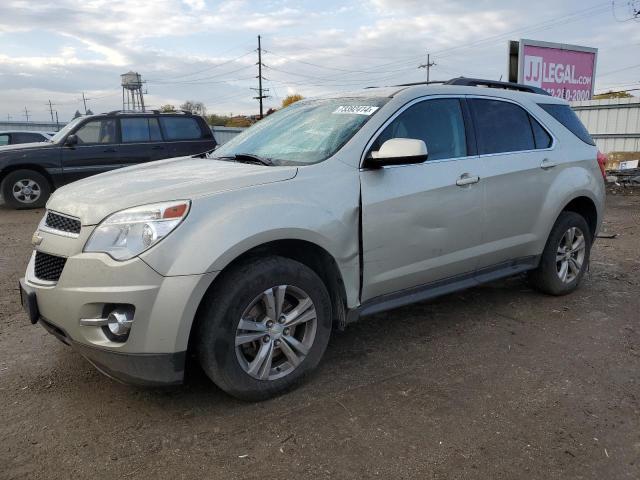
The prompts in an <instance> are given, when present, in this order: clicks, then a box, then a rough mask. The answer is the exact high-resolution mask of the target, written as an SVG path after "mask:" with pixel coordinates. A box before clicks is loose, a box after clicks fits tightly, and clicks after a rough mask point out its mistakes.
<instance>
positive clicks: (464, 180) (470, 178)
mask: <svg viewBox="0 0 640 480" xmlns="http://www.w3.org/2000/svg"><path fill="white" fill-rule="evenodd" d="M479 181H480V177H479V176H478V175H471V174H469V173H463V174H462V175H460V177H458V180H456V185H458V186H459V187H464V186H465V185H472V184H474V183H478V182H479Z"/></svg>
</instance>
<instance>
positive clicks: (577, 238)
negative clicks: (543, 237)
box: [529, 212, 592, 295]
mask: <svg viewBox="0 0 640 480" xmlns="http://www.w3.org/2000/svg"><path fill="white" fill-rule="evenodd" d="M591 243H592V238H591V230H590V229H589V226H588V225H587V222H586V221H585V219H584V218H583V217H582V216H581V215H579V214H578V213H575V212H562V213H561V214H560V216H559V217H558V219H557V220H556V223H555V225H554V226H553V228H552V229H551V233H550V234H549V238H548V239H547V244H546V245H545V248H544V251H543V253H542V258H541V259H540V265H539V266H538V268H537V269H535V270H533V271H532V272H530V274H529V280H530V282H531V284H532V285H533V286H534V287H535V288H537V289H538V290H540V291H542V292H544V293H548V294H550V295H565V294H567V293H571V292H572V291H574V290H575V289H576V288H577V287H578V285H579V284H580V281H581V280H582V277H583V276H584V273H585V272H586V271H587V268H588V266H589V255H590V253H591Z"/></svg>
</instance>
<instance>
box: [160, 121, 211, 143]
mask: <svg viewBox="0 0 640 480" xmlns="http://www.w3.org/2000/svg"><path fill="white" fill-rule="evenodd" d="M160 124H161V125H162V130H163V131H164V136H165V139H166V140H199V139H201V138H203V135H202V130H201V129H200V125H199V124H198V121H197V120H196V119H195V118H190V117H160Z"/></svg>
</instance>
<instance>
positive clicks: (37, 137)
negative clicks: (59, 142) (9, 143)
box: [12, 132, 45, 143]
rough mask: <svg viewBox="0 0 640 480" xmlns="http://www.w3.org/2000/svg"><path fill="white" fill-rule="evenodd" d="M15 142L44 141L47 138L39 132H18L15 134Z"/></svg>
mask: <svg viewBox="0 0 640 480" xmlns="http://www.w3.org/2000/svg"><path fill="white" fill-rule="evenodd" d="M12 136H13V143H32V142H44V141H45V138H44V136H43V135H41V134H39V133H29V132H16V133H14V134H13V135H12Z"/></svg>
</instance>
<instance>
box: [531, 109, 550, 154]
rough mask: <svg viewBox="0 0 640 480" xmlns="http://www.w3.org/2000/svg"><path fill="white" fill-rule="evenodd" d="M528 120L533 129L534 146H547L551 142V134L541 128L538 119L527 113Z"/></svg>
mask: <svg viewBox="0 0 640 480" xmlns="http://www.w3.org/2000/svg"><path fill="white" fill-rule="evenodd" d="M529 121H530V122H531V129H532V130H533V139H534V140H535V142H536V148H549V147H550V146H551V144H552V143H553V141H552V139H551V135H549V134H548V133H547V131H546V130H545V129H544V128H542V125H540V124H539V123H538V121H537V120H536V119H535V118H533V117H532V116H531V115H529Z"/></svg>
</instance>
